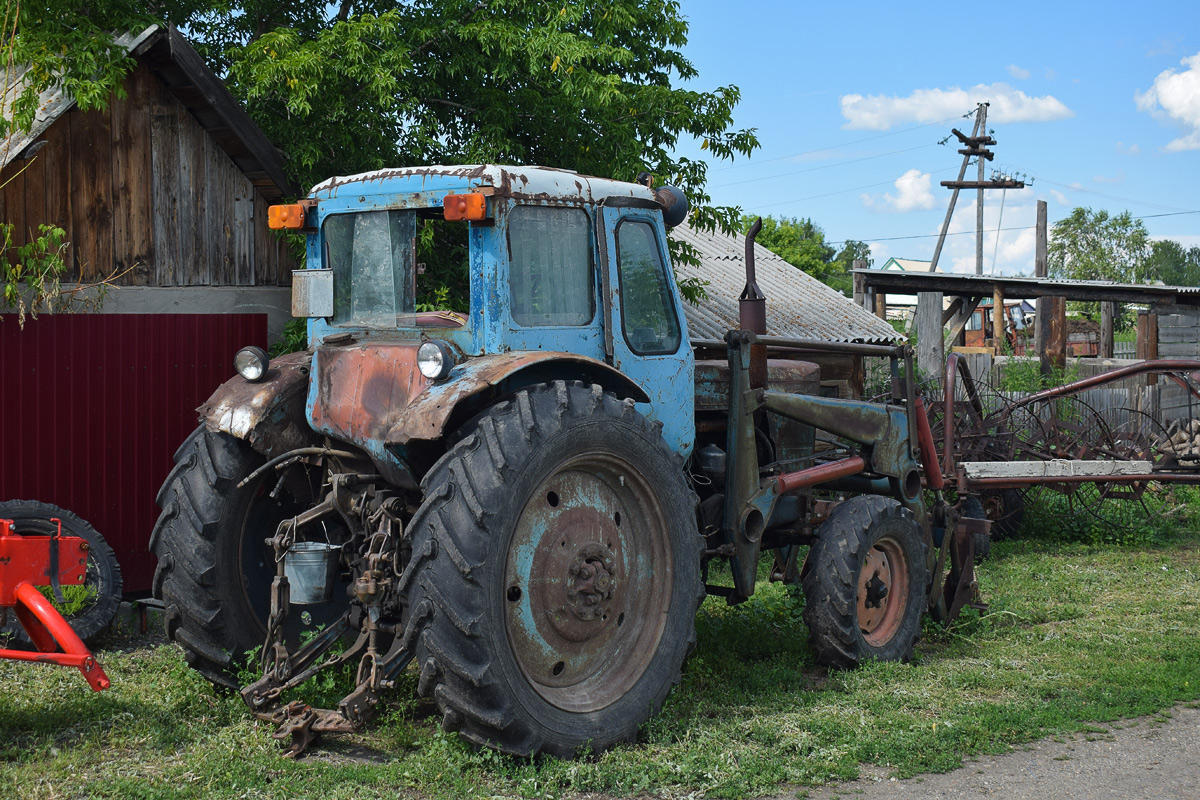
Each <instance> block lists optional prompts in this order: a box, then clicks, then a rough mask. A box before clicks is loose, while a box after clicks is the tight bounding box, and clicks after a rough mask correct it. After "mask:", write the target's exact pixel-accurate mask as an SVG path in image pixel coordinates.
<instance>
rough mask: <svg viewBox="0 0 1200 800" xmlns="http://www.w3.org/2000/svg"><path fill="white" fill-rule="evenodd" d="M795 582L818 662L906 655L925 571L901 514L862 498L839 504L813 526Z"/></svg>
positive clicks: (913, 530)
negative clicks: (802, 598)
mask: <svg viewBox="0 0 1200 800" xmlns="http://www.w3.org/2000/svg"><path fill="white" fill-rule="evenodd" d="M801 578H802V582H803V585H804V595H805V608H804V621H805V623H806V624H807V625H808V638H809V644H810V645H811V646H812V648H813V650H814V651H816V656H817V660H818V661H819V662H820V663H822V664H826V665H828V666H832V667H840V668H843V669H851V668H853V667H856V666H858V664H859V663H861V662H863V661H867V660H871V659H876V660H879V661H908V660H909V659H910V658H911V657H912V653H913V645H914V644H915V643H916V641H917V638H918V637H919V635H920V633H921V616H922V615H923V614H924V612H925V599H926V586H927V584H928V570H927V569H926V567H925V544H924V541H923V538H922V536H921V528H920V526H919V525H918V524H917V521H916V519H915V518H914V517H913V515H912V512H910V511H909V510H908V509H906V508H904V507H903V506H902V505H900V504H899V503H898V502H896V501H895V500H893V499H891V498H888V497H879V496H869V495H862V496H859V497H853V498H851V499H849V500H847V501H846V502H845V503H842V504H841V505H840V506H838V507H837V508H836V509H834V511H833V513H832V514H831V515H830V517H829V519H828V520H826V522H825V523H824V524H823V525H822V526H821V528H820V531H819V533H818V538H817V542H816V544H814V545H813V547H812V550H811V551H810V552H809V556H808V561H807V562H806V564H805V566H804V572H803V574H802V576H801Z"/></svg>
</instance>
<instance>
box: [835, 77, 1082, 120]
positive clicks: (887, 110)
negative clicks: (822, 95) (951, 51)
mask: <svg viewBox="0 0 1200 800" xmlns="http://www.w3.org/2000/svg"><path fill="white" fill-rule="evenodd" d="M979 103H991V107H990V108H988V122H998V123H1010V122H1050V121H1052V120H1057V119H1065V118H1067V117H1072V116H1074V115H1075V112H1074V111H1072V110H1071V109H1069V108H1067V107H1066V106H1065V105H1064V104H1063V103H1062V101H1060V100H1058V99H1057V98H1055V97H1053V96H1051V95H1045V96H1044V97H1030V96H1029V95H1027V94H1025V93H1024V92H1022V91H1021V90H1019V89H1014V88H1012V87H1011V86H1009V85H1008V84H1007V83H993V84H991V85H990V86H989V85H986V84H982V83H981V84H979V85H978V86H974V87H972V88H970V89H961V88H959V87H957V86H955V87H952V88H950V89H917V90H916V91H915V92H913V93H912V94H910V95H908V96H907V97H891V96H888V95H868V96H863V95H861V94H848V95H844V96H843V97H842V100H841V104H842V116H844V117H845V118H846V124H845V125H844V126H843V127H845V128H849V129H852V130H853V129H860V128H861V129H866V130H874V131H883V130H887V129H888V128H890V127H892V126H893V125H898V124H901V123H905V122H937V121H938V120H942V119H946V118H947V117H953V116H956V115H959V114H962V113H964V112H967V111H970V110H971V109H972V108H974V107H975V106H976V105H978V104H979Z"/></svg>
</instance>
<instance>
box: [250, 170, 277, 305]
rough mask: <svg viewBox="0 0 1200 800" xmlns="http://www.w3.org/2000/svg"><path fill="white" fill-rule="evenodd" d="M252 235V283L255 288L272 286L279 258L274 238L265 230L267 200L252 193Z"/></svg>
mask: <svg viewBox="0 0 1200 800" xmlns="http://www.w3.org/2000/svg"><path fill="white" fill-rule="evenodd" d="M251 224H252V226H253V233H254V283H255V285H256V286H274V285H275V282H276V277H277V275H276V271H277V270H278V268H279V258H278V255H277V253H276V249H275V247H274V245H275V237H273V236H272V235H271V230H270V229H269V228H267V200H266V198H265V197H263V195H262V192H260V191H258V190H257V189H256V190H255V192H254V218H253V220H252V221H251Z"/></svg>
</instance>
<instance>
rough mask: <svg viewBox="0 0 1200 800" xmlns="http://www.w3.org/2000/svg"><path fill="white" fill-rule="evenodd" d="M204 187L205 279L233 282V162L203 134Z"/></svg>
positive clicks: (217, 284) (225, 283)
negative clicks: (206, 254)
mask: <svg viewBox="0 0 1200 800" xmlns="http://www.w3.org/2000/svg"><path fill="white" fill-rule="evenodd" d="M204 155H205V175H206V178H207V183H208V186H207V187H206V189H205V197H206V202H207V203H208V213H207V216H206V218H205V225H204V228H205V231H206V233H205V239H206V240H207V242H206V246H207V248H208V262H209V279H210V282H211V283H212V284H213V285H214V286H229V285H230V284H232V283H233V255H232V252H233V227H232V225H230V217H231V215H232V214H233V210H232V208H233V184H232V178H233V169H234V167H233V162H231V161H230V160H229V156H228V155H226V154H225V151H224V150H222V149H221V148H220V146H219V145H218V144H217V143H216V142H215V141H213V139H212V137H211V136H206V137H205V138H204Z"/></svg>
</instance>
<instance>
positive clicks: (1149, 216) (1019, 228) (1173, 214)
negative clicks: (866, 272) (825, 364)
mask: <svg viewBox="0 0 1200 800" xmlns="http://www.w3.org/2000/svg"><path fill="white" fill-rule="evenodd" d="M1183 214H1200V209H1196V210H1194V211H1172V212H1169V213H1166V214H1144V215H1142V216H1140V217H1133V219H1157V218H1158V217H1178V216H1181V215H1183ZM1058 222H1062V220H1059V221H1058ZM1058 222H1055V223H1054V224H1055V225H1057V224H1058ZM1036 227H1037V226H1036V225H1016V226H1014V227H1011V228H996V229H995V232H996V233H1000V232H1001V231H1027V230H1030V229H1032V228H1036ZM968 234H970V235H972V236H974V235H975V231H954V232H953V233H947V234H946V235H947V236H966V235H968ZM939 235H940V234H937V233H922V234H915V235H913V236H887V237H881V238H877V239H843V240H841V241H836V242H826V243H825V244H828V245H831V246H832V245H835V244H845V243H846V242H898V241H901V240H903V239H935V238H937V237H938V236H939Z"/></svg>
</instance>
